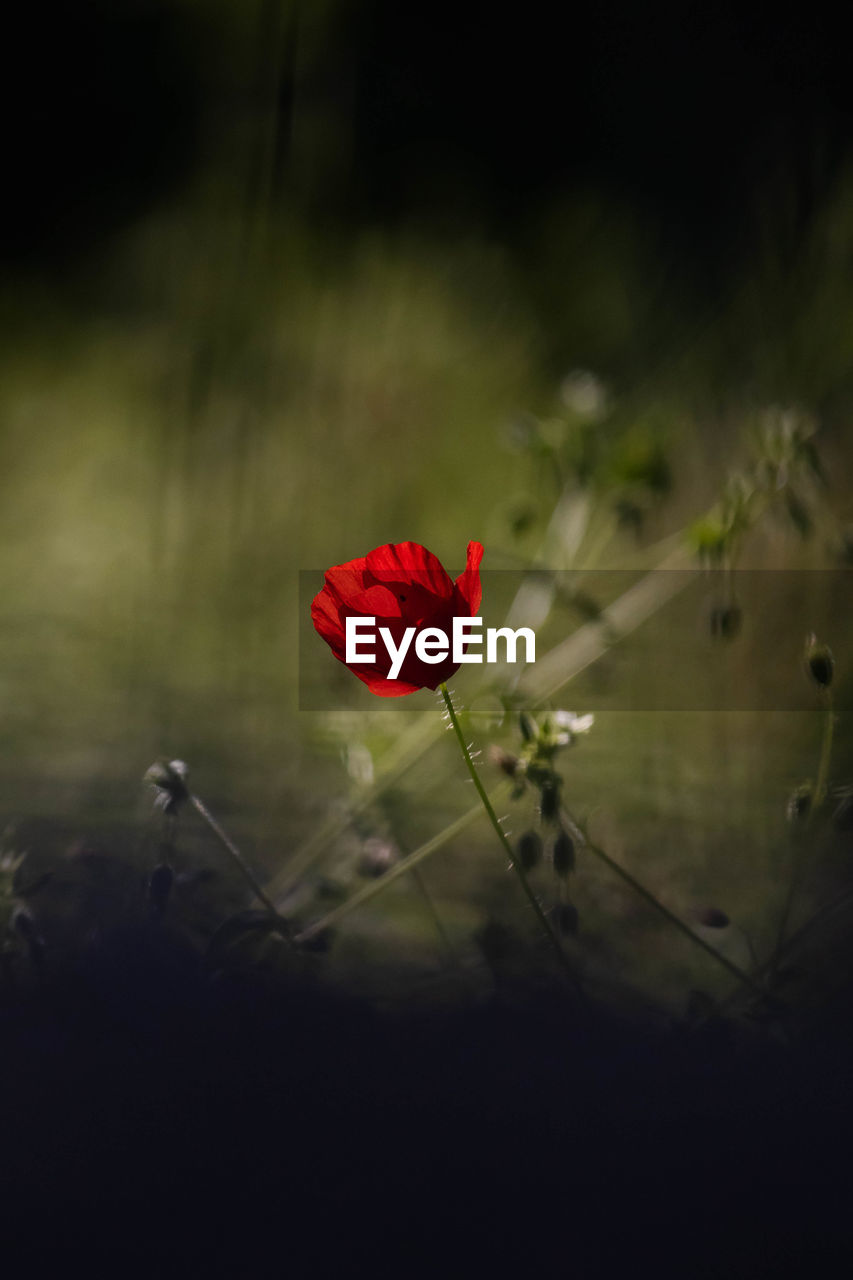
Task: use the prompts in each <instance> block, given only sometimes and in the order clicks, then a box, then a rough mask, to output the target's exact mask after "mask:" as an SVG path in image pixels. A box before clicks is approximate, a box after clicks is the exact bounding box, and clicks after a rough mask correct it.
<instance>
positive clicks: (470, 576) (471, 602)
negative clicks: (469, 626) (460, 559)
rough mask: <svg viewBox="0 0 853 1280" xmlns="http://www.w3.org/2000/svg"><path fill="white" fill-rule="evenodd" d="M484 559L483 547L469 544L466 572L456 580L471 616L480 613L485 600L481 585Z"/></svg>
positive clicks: (478, 544)
mask: <svg viewBox="0 0 853 1280" xmlns="http://www.w3.org/2000/svg"><path fill="white" fill-rule="evenodd" d="M482 559H483V546H482V543H480V542H469V543H468V563H467V565H466V566H465V571H464V572H463V573H460V575H459V577H458V578H457V579H456V586H457V589H458V591H459V594H460V595H461V596H462V599H463V600H464V601H465V603H466V604H467V605H468V609H469V613H470V616H471V617H472V618H473V617H474V615H475V614H476V613H477V612H478V611H479V608H480V604H481V602H482V599H483V588H482V585H481V583H480V561H481V560H482Z"/></svg>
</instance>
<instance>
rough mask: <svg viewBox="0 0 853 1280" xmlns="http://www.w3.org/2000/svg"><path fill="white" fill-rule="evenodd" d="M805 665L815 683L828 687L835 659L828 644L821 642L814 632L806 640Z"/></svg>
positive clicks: (822, 687) (830, 682) (833, 670)
mask: <svg viewBox="0 0 853 1280" xmlns="http://www.w3.org/2000/svg"><path fill="white" fill-rule="evenodd" d="M806 666H807V667H808V671H809V675H810V676H811V678H812V680H814V682H815V684H816V685H818V686H819V687H820V688H821V689H828V688H829V686H830V685H831V684H832V677H833V674H834V672H835V659H834V658H833V656H832V650H831V649H830V648H829V646H828V645H826V644H822V643H821V642H820V641H819V640H818V638H817V636H816V635H815V634H814V632H812V634H811V635H810V636H809V637H808V639H807V640H806Z"/></svg>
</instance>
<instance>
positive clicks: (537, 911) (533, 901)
mask: <svg viewBox="0 0 853 1280" xmlns="http://www.w3.org/2000/svg"><path fill="white" fill-rule="evenodd" d="M439 692H440V693H441V696H442V698H443V699H444V705H445V706H446V707H447V714H448V717H449V719H450V723H451V725H452V726H453V732H454V733H455V734H456V738H457V741H458V743H459V746H460V748H461V750H462V755H463V758H464V760H465V764H466V766H467V768H468V772H469V774H470V775H471V781H472V782H473V783H474V787H475V788H476V791H477V795H478V796H479V797H480V800H481V802H482V805H483V808H484V809H485V811H486V816H487V817H488V819H489V822H491V824H492V826H493V827H494V829H495V833H496V834H497V837H498V839H499V840H500V842H501V845H502V846H503V850H504V853H505V854H506V855H507V857H508V858H509V861H510V865H511V866H512V869H513V871H514V872H515V874H516V875H517V876H518V880H519V883H520V884H521V887H522V889H523V891H524V895H525V897H526V898H527V901H528V902H529V903H530V905H531V907H532V908H533V913H534V915H535V916H536V919H537V920H538V922H539V926H540V928H541V929H542V932H543V933H544V934H545V936H546V937H547V939H548V941H549V942H550V944H551V946H552V948H553V950H554V953H555V955H556V957H557V959H558V961H559V963H560V965H561V966H562V968H563V970H564V972H565V973H566V974H567V975H568V977H569V979H570V981H571V983H572V985H573V986H574V988H575V990H577V991H580V986H579V984H578V980H577V976H576V975H575V972H574V970H573V969H572V966H571V965H570V964H569V960H568V957H567V955H566V953H565V951H564V950H563V948H562V946H561V945H560V939H559V938H558V937H557V935H556V933H555V932H554V928H553V926H552V924H551V922H550V921H549V919H548V917H547V916H546V915H545V912H544V911H543V910H542V907H541V905H540V903H539V899H538V898H537V897H536V894H535V893H534V892H533V890H532V889H531V887H530V882H529V880H528V879H527V876H526V874H525V871H524V867H523V866H522V865H521V863H520V861H519V860H518V858H517V857H516V855H515V851H514V849H513V847H512V845H511V844H510V842H509V840H508V839H507V835H506V832H505V831H504V829H503V827H502V826H501V824H500V821H499V819H498V816H497V814H496V813H495V810H494V807H493V806H492V802H491V800H490V799H489V797H488V794H487V792H486V788H485V787H484V786H483V783H482V780H481V778H480V775H479V773H478V772H477V766H476V765H475V764H474V761H473V760H472V759H471V752H470V751H469V749H468V744H467V742H466V741H465V736H464V734H463V733H462V726H461V725H460V723H459V717H458V716H457V714H456V710H455V708H454V706H453V700H452V698H451V697H450V694H449V693H448V691H447V685H446V684H443V683H442V684H440V685H439Z"/></svg>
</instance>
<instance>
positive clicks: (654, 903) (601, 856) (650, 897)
mask: <svg viewBox="0 0 853 1280" xmlns="http://www.w3.org/2000/svg"><path fill="white" fill-rule="evenodd" d="M560 817H561V818H562V820H563V822H564V823H565V824H566V826H568V827H570V828H571V830H572V834H573V835H574V836H575V837H576V838H577V839H578V840H579V841H580V843H581V845H582V846H583V848H584V849H586V850H588V851H589V853H591V854H593V855H594V856H595V857H596V858H598V860H599V862H603V863H604V865H605V866H606V867H608V868H609V869H610V870H611V871H612V872H613V873H614V874H615V875H617V876H619V878H620V879H621V880H623V881H624V882H625V884H627V885H628V886H629V887H630V888H631V889H633V891H634V893H636V894H639V896H640V897H641V898H642V899H643V901H644V902H647V903H648V904H649V906H650V907H654V909H655V911H657V912H658V914H659V915H662V916H663V918H664V919H665V920H668V921H669V923H670V924H671V925H673V927H674V928H676V929H678V930H679V932H680V933H683V934H684V935H685V937H687V938H689V939H690V940H691V942H695V943H696V945H697V946H699V947H701V948H702V950H703V951H705V952H707V954H708V955H709V956H713V957H714V959H715V960H716V961H717V963H718V964H721V965H722V966H723V968H724V969H728V971H729V973H730V974H732V975H733V976H734V977H735V978H737V980H738V982H741V983H742V984H743V985H744V986H745V987H749V989H750V990H751V991H752V992H753V993H754V994H755V995H759V996H762V997H763V996H764V994H765V993H764V992H763V991H762V990H761V988H760V987H759V986H758V984H757V983H756V982H755V981H754V980H753V979H752V978H751V977H750V976H749V974H748V973H746V972H745V971H744V970H743V969H741V968H740V966H739V965H736V964H735V963H734V962H733V961H732V960H729V958H728V956H724V955H723V953H722V952H721V951H718V950H717V948H716V947H712V946H711V944H710V942H706V941H705V939H704V938H702V937H700V936H699V934H698V933H695V932H694V930H693V929H691V928H690V925H689V924H687V923H686V922H685V921H684V920H682V919H681V917H680V916H677V915H676V914H675V912H674V911H670V909H669V907H665V906H664V904H663V903H662V902H661V901H660V899H659V898H656V897H655V895H654V894H653V893H652V892H651V890H650V889H647V888H646V886H645V885H644V884H642V883H641V882H640V881H639V880H636V879H635V878H634V876H632V875H631V873H630V871H626V869H625V868H624V867H623V866H622V865H621V863H619V862H617V861H616V860H615V859H614V858H611V856H610V854H609V853H605V851H604V849H600V848H599V847H598V845H595V844H592V842H591V841H590V840H588V839H587V838H586V836H585V834H584V832H583V831H582V829H581V828H580V827H579V826H578V824H577V823H576V822H575V821H574V819H573V818H572V816H571V814H569V813H567V812H566V811H565V810H562V811H561V813H560Z"/></svg>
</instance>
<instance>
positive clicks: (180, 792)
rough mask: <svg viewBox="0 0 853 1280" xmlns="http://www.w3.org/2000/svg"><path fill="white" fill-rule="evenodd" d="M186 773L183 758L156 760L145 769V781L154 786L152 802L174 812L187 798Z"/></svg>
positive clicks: (158, 806) (169, 812)
mask: <svg viewBox="0 0 853 1280" xmlns="http://www.w3.org/2000/svg"><path fill="white" fill-rule="evenodd" d="M187 773H188V770H187V766H186V765H185V764H184V762H183V760H168V761H167V760H158V761H157V763H156V764H152V766H151V768H150V769H148V770H147V771H146V774H145V781H146V782H148V783H150V784H151V786H152V787H153V788H154V793H155V794H154V804H155V806H156V807H157V808H158V809H162V810H163V812H164V813H167V814H175V813H177V812H178V809H179V808H180V806H181V805H182V804H183V803H184V801H185V800H188V799H189V791H188V790H187V784H186V777H187Z"/></svg>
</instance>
